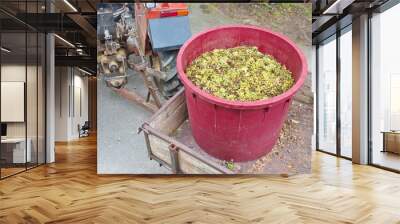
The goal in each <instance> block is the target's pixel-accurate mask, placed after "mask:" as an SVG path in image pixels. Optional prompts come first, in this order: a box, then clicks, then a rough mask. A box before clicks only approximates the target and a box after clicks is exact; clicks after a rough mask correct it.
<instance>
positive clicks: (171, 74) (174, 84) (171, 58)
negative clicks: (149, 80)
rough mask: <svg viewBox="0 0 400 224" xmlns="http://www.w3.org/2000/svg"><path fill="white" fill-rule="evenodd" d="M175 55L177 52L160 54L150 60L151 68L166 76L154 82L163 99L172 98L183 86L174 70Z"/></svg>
mask: <svg viewBox="0 0 400 224" xmlns="http://www.w3.org/2000/svg"><path fill="white" fill-rule="evenodd" d="M177 55H178V51H177V50H173V51H166V52H160V53H158V56H156V57H153V58H152V62H153V68H155V69H160V71H162V72H165V73H166V74H167V75H166V78H165V79H159V80H155V81H156V85H157V88H158V89H159V91H160V93H161V95H162V96H163V97H164V98H165V99H169V98H171V97H172V96H174V95H175V94H176V93H177V92H178V91H179V90H180V89H181V88H182V86H183V85H182V83H181V81H180V80H179V78H178V72H177V70H176V57H177Z"/></svg>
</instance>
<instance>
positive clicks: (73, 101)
mask: <svg viewBox="0 0 400 224" xmlns="http://www.w3.org/2000/svg"><path fill="white" fill-rule="evenodd" d="M55 86H56V88H55V89H56V91H55V123H56V128H55V129H56V130H55V140H56V141H70V140H73V139H77V138H79V133H78V124H80V125H83V123H84V122H85V121H87V120H88V78H87V77H85V76H82V73H81V72H80V71H79V70H77V69H75V68H71V67H56V83H55ZM79 95H80V97H79ZM79 101H80V102H79ZM80 105H81V108H79V107H80ZM80 109H81V110H82V111H80Z"/></svg>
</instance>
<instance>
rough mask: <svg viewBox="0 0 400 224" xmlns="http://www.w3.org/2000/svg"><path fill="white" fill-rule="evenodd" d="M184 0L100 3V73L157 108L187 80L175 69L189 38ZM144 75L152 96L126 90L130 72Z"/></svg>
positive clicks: (118, 88)
mask: <svg viewBox="0 0 400 224" xmlns="http://www.w3.org/2000/svg"><path fill="white" fill-rule="evenodd" d="M188 15H189V10H188V7H187V5H186V4H184V3H124V4H111V3H101V4H99V5H98V12H97V24H98V25H97V37H98V38H97V41H98V43H97V46H98V47H97V48H98V49H97V52H98V53H97V54H98V55H97V63H98V73H99V77H100V78H102V79H104V81H105V83H106V85H107V86H108V87H110V88H113V89H114V90H115V91H116V92H118V93H119V94H120V95H121V96H123V97H126V98H129V99H130V100H132V101H134V102H135V103H139V104H140V105H142V106H144V107H146V108H147V109H150V110H152V111H155V110H157V108H160V107H161V104H162V101H163V99H168V98H170V97H172V96H173V95H174V94H175V93H176V92H177V91H178V90H179V89H180V88H182V84H181V82H180V81H179V78H178V75H177V71H176V57H177V54H178V51H179V48H180V47H181V46H182V45H183V43H184V42H185V41H186V40H187V39H189V38H190V36H191V31H190V24H189V18H188ZM128 69H131V70H134V71H135V73H134V74H139V75H141V76H142V77H143V80H144V84H145V85H146V87H147V89H148V94H147V97H143V96H141V95H140V94H138V93H136V92H135V91H134V90H127V89H126V88H124V86H125V85H126V83H127V81H128V76H129V74H131V73H130V72H128Z"/></svg>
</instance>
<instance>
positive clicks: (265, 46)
mask: <svg viewBox="0 0 400 224" xmlns="http://www.w3.org/2000/svg"><path fill="white" fill-rule="evenodd" d="M239 45H250V46H257V47H258V49H259V50H260V51H261V52H263V53H267V54H270V55H272V56H273V57H274V58H275V59H276V60H278V61H279V62H280V63H281V64H284V65H285V66H286V68H287V69H289V70H290V71H291V72H292V74H293V78H294V79H295V81H296V82H295V84H294V85H293V87H292V88H290V89H289V90H288V91H287V92H285V93H283V94H281V95H279V96H276V97H273V98H270V99H266V100H258V101H253V102H240V101H229V100H225V99H221V98H217V97H215V96H213V95H210V94H208V93H207V92H205V91H203V90H201V89H200V88H198V87H197V86H195V85H194V84H193V83H192V82H191V81H190V80H189V79H188V78H187V76H186V74H185V70H186V67H187V66H188V65H189V64H190V63H191V62H192V61H193V60H194V59H195V58H197V57H198V56H200V55H201V54H202V53H205V52H207V51H211V50H213V49H216V48H231V47H236V46H239ZM177 70H178V73H179V78H180V79H181V81H182V83H183V84H184V86H185V96H186V102H187V107H188V113H189V122H190V125H191V128H192V133H193V137H194V139H195V140H196V142H197V144H198V145H199V146H200V147H201V148H202V149H203V150H204V151H206V152H207V153H208V154H210V155H212V156H214V157H216V158H219V159H223V160H234V161H249V160H254V159H257V158H259V157H261V156H263V155H265V154H267V153H268V152H270V151H271V150H272V148H273V146H274V145H275V143H276V141H277V139H278V137H279V133H280V130H281V128H282V125H283V123H284V121H285V119H286V117H287V113H288V110H289V106H290V104H291V101H292V98H293V96H294V94H295V93H296V92H297V91H298V90H299V89H300V87H301V86H302V85H303V83H304V80H305V78H306V76H307V62H306V59H305V57H304V55H303V54H302V52H301V51H300V50H299V49H298V48H297V47H296V45H295V44H294V43H293V42H292V41H290V40H289V39H288V38H287V37H285V36H283V35H281V34H278V33H274V32H271V31H269V30H267V29H262V28H258V27H254V26H242V25H234V26H223V27H217V28H214V29H211V30H207V31H205V32H202V33H199V34H197V35H195V36H193V37H192V38H190V39H189V40H188V41H186V43H185V44H184V45H183V46H182V47H181V49H180V51H179V54H178V58H177Z"/></svg>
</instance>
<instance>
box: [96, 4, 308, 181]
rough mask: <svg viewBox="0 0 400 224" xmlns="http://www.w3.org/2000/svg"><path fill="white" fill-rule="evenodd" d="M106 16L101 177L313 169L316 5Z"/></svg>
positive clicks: (125, 9)
mask: <svg viewBox="0 0 400 224" xmlns="http://www.w3.org/2000/svg"><path fill="white" fill-rule="evenodd" d="M97 11H98V12H97V23H98V24H97V39H98V40H97V41H98V46H97V49H98V50H97V51H98V60H97V61H98V77H99V78H98V173H101V174H105V173H107V174H121V173H127V174H131V173H135V174H243V173H244V174H287V175H291V174H297V173H309V172H310V171H311V166H310V164H311V138H312V134H313V133H312V130H313V111H312V110H313V97H312V96H313V94H312V93H311V83H310V77H309V76H308V67H307V59H306V56H305V55H307V56H308V55H311V54H310V52H311V32H310V33H308V32H305V33H303V29H296V30H297V32H293V30H295V29H293V27H292V26H294V25H295V26H304V27H308V26H309V22H310V21H311V4H306V3H305V4H268V3H257V4H217V3H207V4H206V3H204V4H203V3H201V4H200V3H193V4H184V3H100V4H98V5H97ZM257 15H258V16H257ZM260 15H265V16H260ZM287 15H292V16H295V17H296V18H295V20H292V21H289V20H288V19H287V18H288V16H287ZM293 21H295V22H293Z"/></svg>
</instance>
